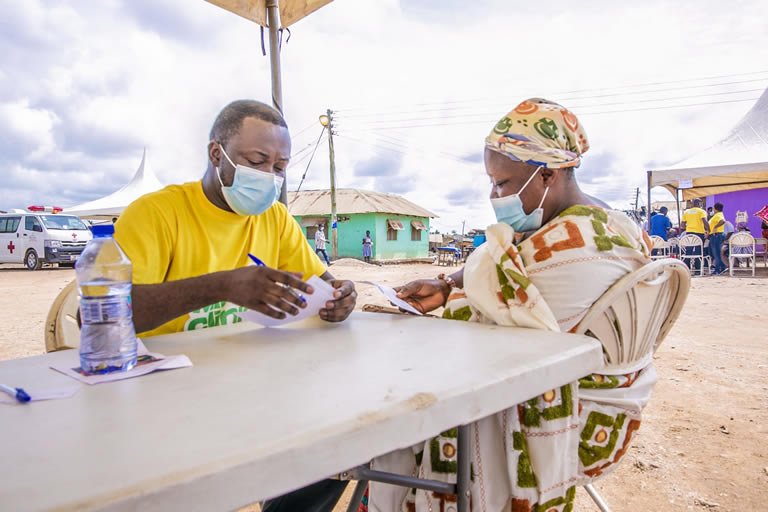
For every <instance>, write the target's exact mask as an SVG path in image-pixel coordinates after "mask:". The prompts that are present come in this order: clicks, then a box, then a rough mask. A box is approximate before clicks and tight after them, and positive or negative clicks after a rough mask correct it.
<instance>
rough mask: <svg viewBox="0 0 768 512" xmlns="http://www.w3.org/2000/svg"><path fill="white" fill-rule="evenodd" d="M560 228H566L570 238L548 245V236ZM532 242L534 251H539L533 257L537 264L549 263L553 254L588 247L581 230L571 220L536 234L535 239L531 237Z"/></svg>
mask: <svg viewBox="0 0 768 512" xmlns="http://www.w3.org/2000/svg"><path fill="white" fill-rule="evenodd" d="M560 226H563V227H565V231H566V233H567V234H568V238H566V239H565V240H558V241H557V242H555V243H554V244H552V245H548V244H547V239H546V235H547V234H549V233H550V232H551V231H553V230H555V229H557V228H559V227H560ZM531 242H532V243H533V247H534V249H537V250H536V253H535V254H534V255H533V259H534V260H535V261H536V263H541V262H542V261H547V260H548V259H549V258H551V257H552V253H553V252H558V251H567V250H568V249H578V248H580V247H584V246H585V245H586V244H585V243H584V237H582V236H581V230H580V229H579V226H577V225H576V224H575V223H573V222H572V221H570V220H566V221H564V222H562V223H557V224H553V225H552V226H550V227H548V228H547V229H545V230H544V231H540V232H539V233H536V234H535V235H534V236H533V237H531Z"/></svg>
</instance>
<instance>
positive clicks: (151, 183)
mask: <svg viewBox="0 0 768 512" xmlns="http://www.w3.org/2000/svg"><path fill="white" fill-rule="evenodd" d="M163 186H164V185H163V184H162V183H160V180H158V179H157V177H156V176H155V174H154V173H153V172H152V170H151V169H150V168H149V166H148V165H147V150H146V149H144V154H143V155H142V157H141V164H139V168H138V169H137V170H136V174H134V175H133V178H131V181H130V182H128V184H127V185H125V186H124V187H123V188H121V189H120V190H118V191H117V192H113V193H112V194H109V195H108V196H105V197H102V198H101V199H96V200H94V201H89V202H87V203H82V204H78V205H77V206H72V207H71V208H64V212H63V213H66V214H70V215H77V216H79V217H83V218H86V219H104V218H109V219H111V218H112V217H117V216H118V215H120V214H121V213H122V212H123V210H125V207H126V206H128V205H129V204H131V203H132V202H133V201H134V200H135V199H138V198H139V197H141V196H143V195H144V194H148V193H150V192H154V191H156V190H160V189H161V188H163Z"/></svg>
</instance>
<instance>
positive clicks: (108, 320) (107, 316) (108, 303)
mask: <svg viewBox="0 0 768 512" xmlns="http://www.w3.org/2000/svg"><path fill="white" fill-rule="evenodd" d="M80 318H81V320H82V322H83V324H86V325H87V324H114V323H117V322H119V321H120V320H124V319H126V318H131V299H130V296H129V297H100V298H92V299H82V300H81V301H80Z"/></svg>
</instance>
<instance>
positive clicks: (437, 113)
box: [0, 0, 768, 230]
mask: <svg viewBox="0 0 768 512" xmlns="http://www.w3.org/2000/svg"><path fill="white" fill-rule="evenodd" d="M765 19H768V4H766V2H764V1H763V0H737V1H732V2H729V3H727V4H724V3H722V2H717V1H715V0H705V1H693V0H686V1H680V2H668V1H667V2H662V1H660V0H656V1H653V0H652V1H649V2H644V3H641V4H637V3H635V4H631V5H627V4H625V3H620V2H611V1H608V0H593V1H590V2H580V3H574V2H568V1H565V0H554V1H552V2H548V3H546V4H537V5H533V4H524V3H518V2H515V3H512V2H509V1H502V0H485V1H479V2H475V3H474V4H473V7H472V8H471V9H467V7H466V2H459V1H457V0H421V1H409V2H398V1H396V0H336V1H334V2H333V3H331V4H330V5H328V6H327V7H324V8H323V9H320V10H319V11H317V12H316V13H314V14H312V15H311V16H310V17H308V18H307V19H305V20H302V21H300V22H299V23H297V24H296V25H294V26H293V27H292V37H291V40H290V42H287V43H285V42H284V46H283V60H282V63H283V72H284V76H283V80H284V90H283V94H284V104H285V110H286V118H287V120H288V122H289V125H290V126H291V129H292V132H293V133H294V134H295V133H298V132H299V131H301V130H302V129H304V128H306V127H310V128H309V129H307V130H306V131H305V132H304V133H303V134H301V135H300V136H298V137H296V139H295V140H294V151H298V150H299V149H301V148H303V147H305V146H307V145H309V144H311V143H313V141H314V140H315V139H316V138H317V137H318V135H319V134H320V126H319V125H317V124H315V125H313V123H316V120H317V116H318V115H319V114H320V113H322V112H324V111H325V110H326V109H327V108H332V109H334V110H338V116H337V117H338V132H339V136H338V137H337V138H336V157H337V185H338V186H340V187H353V186H354V187H381V186H386V187H387V188H388V189H390V190H400V191H405V192H404V195H405V196H406V197H408V198H409V199H411V200H413V201H415V202H417V203H419V204H421V205H423V206H425V207H427V208H429V209H431V210H433V211H435V212H436V213H438V214H440V215H441V218H440V219H439V220H438V221H437V222H436V223H435V225H437V226H438V227H439V228H441V229H442V230H449V229H452V228H457V229H460V226H461V222H462V220H466V221H467V223H468V226H469V227H482V226H483V225H485V224H487V223H488V222H490V221H491V220H492V212H491V209H490V207H489V206H488V202H487V199H486V198H487V194H488V190H487V178H486V177H485V174H484V170H483V166H482V162H481V161H477V159H476V158H475V160H474V161H473V160H472V158H467V156H468V155H470V156H471V155H475V156H477V155H478V154H480V152H481V151H482V141H483V138H484V136H485V134H486V132H487V131H488V130H489V129H490V127H491V126H492V125H493V123H494V121H495V120H496V119H497V118H499V117H501V116H502V115H503V114H505V113H506V112H507V111H508V110H510V109H511V108H513V107H514V105H515V104H516V103H517V102H519V101H520V100H522V99H524V98H526V97H529V96H533V95H536V96H545V97H549V98H550V99H553V100H556V101H560V102H562V103H563V104H564V105H566V106H568V107H570V108H572V110H574V111H575V112H576V113H577V114H578V115H580V117H581V118H582V122H583V124H584V125H585V126H586V128H587V131H588V133H589V136H590V139H591V143H592V150H591V151H590V152H589V153H587V155H586V156H585V164H584V167H583V169H582V170H583V171H585V173H586V172H593V173H594V176H588V175H584V182H585V185H584V188H585V190H586V191H587V192H589V193H593V194H597V195H600V196H603V197H605V198H607V199H608V200H610V201H611V202H612V203H613V204H614V205H615V206H625V205H626V204H628V199H629V196H630V195H631V193H632V190H633V189H634V188H635V187H641V190H642V187H643V183H644V177H645V170H646V166H647V165H649V164H651V163H671V162H674V161H676V160H680V159H682V158H684V157H686V156H688V155H689V154H691V153H692V152H695V151H697V150H700V149H702V148H704V147H706V146H708V145H709V144H712V143H714V142H716V141H717V139H718V138H719V137H722V136H724V135H725V134H726V133H727V132H728V130H729V129H730V127H731V126H732V125H733V124H734V123H735V122H736V121H737V120H738V118H739V117H740V116H741V115H743V114H744V113H745V112H746V110H747V109H748V108H749V107H750V106H751V104H750V102H741V103H723V104H711V105H707V106H699V107H688V108H680V109H669V110H646V111H638V112H624V113H616V114H605V113H603V114H594V113H595V112H605V111H607V110H628V109H635V108H647V107H649V106H652V107H655V106H659V105H674V104H688V103H711V102H714V101H718V100H721V99H722V100H731V99H738V98H753V97H757V96H758V95H759V93H756V92H746V93H741V94H721V95H720V96H704V94H707V93H713V92H717V93H724V92H728V91H740V90H749V89H762V88H765V87H766V86H768V73H763V74H756V75H753V76H746V75H744V76H742V77H734V78H731V79H720V80H714V79H713V80H702V81H698V82H692V81H685V82H684V81H681V82H679V83H670V82H674V81H677V80H686V79H690V78H695V77H707V76H719V75H736V74H740V73H747V72H756V71H765V69H763V68H764V67H765V58H764V57H765V55H764V48H766V47H768V32H766V31H765V30H764V20H765ZM0 20H3V21H0V52H2V54H3V55H4V58H3V61H2V63H0V116H2V117H0V118H2V119H6V121H5V122H3V123H2V126H0V171H2V172H3V173H4V175H5V176H6V177H12V178H8V179H7V180H6V183H7V184H10V186H3V187H0V207H18V206H22V205H25V204H31V203H40V202H44V203H47V204H61V205H65V206H66V205H68V204H73V203H76V202H79V201H81V200H85V199H93V198H95V197H98V196H99V195H101V194H103V193H106V192H109V191H110V189H116V188H118V187H119V186H122V184H124V183H125V181H126V180H127V179H128V178H129V177H130V175H131V173H132V172H133V171H134V170H135V168H136V166H137V165H138V163H139V159H140V157H141V150H142V147H143V146H147V147H148V148H149V154H150V158H151V163H152V166H153V168H154V169H155V171H156V172H157V174H158V175H159V176H160V178H161V179H162V180H164V181H166V182H179V181H186V180H192V179H196V178H198V177H199V176H200V175H201V174H202V172H203V171H204V168H205V164H206V161H205V145H206V143H207V133H208V129H209V127H210V123H211V122H212V120H213V118H214V117H215V115H216V113H217V112H218V110H219V109H220V108H221V107H222V106H223V105H224V104H226V103H227V102H228V101H230V100H233V99H236V98H242V97H252V98H257V99H262V100H269V98H270V95H271V93H270V77H269V61H268V58H265V57H262V55H261V49H260V41H259V30H258V27H256V26H254V25H253V24H251V23H249V22H248V21H246V20H243V19H241V18H239V17H237V16H234V15H232V14H230V13H227V12H225V11H223V10H221V9H219V8H217V7H215V6H213V5H211V4H209V3H207V2H204V1H202V0H200V1H197V2H186V1H182V0H163V1H148V0H140V1H138V0H137V1H130V2H129V1H127V0H126V1H124V2H123V1H118V0H110V1H104V2H98V3H93V2H85V0H72V1H71V2H69V5H62V4H53V5H52V4H51V3H49V2H42V1H40V0H27V1H25V2H6V3H3V4H2V6H0ZM750 78H751V79H754V80H755V81H753V82H747V80H749V79H750ZM653 82H664V83H665V84H664V85H658V86H648V87H642V88H641V87H632V88H623V89H616V88H617V87H623V86H627V85H631V84H643V83H653ZM716 82H745V83H741V84H731V85H722V86H719V87H694V86H701V85H705V84H707V83H716ZM675 87H678V88H677V89H674V88H675ZM601 88H603V89H605V90H600V89H601ZM609 88H610V90H608V89H609ZM581 89H587V90H589V91H588V92H568V91H578V90H581ZM657 89H669V90H662V91H659V92H656V93H651V92H649V91H651V90H657ZM641 91H645V92H642V93H641V94H637V93H638V92H641ZM620 92H621V93H634V94H623V95H616V94H618V93H620ZM594 96H598V97H594ZM675 96H696V97H691V98H687V99H686V98H681V99H677V100H669V101H659V100H661V99H665V98H671V97H675ZM648 100H654V101H648ZM611 103H616V104H617V105H606V104H611ZM9 116H10V118H11V121H10V122H9V121H8V120H7V118H8V117H9ZM415 125H424V126H421V127H418V128H416V127H413V126H415ZM30 137H32V138H30ZM3 139H5V140H3ZM27 144H32V146H29V147H27V146H26V145H27ZM22 146H23V147H24V148H27V149H26V150H25V151H23V152H20V151H18V150H17V149H13V148H18V147H22ZM326 146H327V144H324V145H323V146H322V147H321V148H320V149H318V151H317V153H316V155H315V157H314V159H313V162H312V165H311V166H310V168H309V171H308V173H307V179H306V181H305V183H304V184H303V185H302V188H304V189H308V188H321V187H327V185H328V151H327V147H326ZM9 148H10V149H9ZM310 151H311V150H310ZM305 155H306V153H302V155H301V156H305ZM590 159H594V161H595V162H596V163H595V164H594V165H592V166H590ZM371 161H374V162H392V165H393V167H395V166H396V167H397V169H396V175H394V176H387V177H386V181H385V179H384V178H381V177H378V178H377V177H376V176H365V175H356V174H355V169H357V168H359V166H360V165H362V164H363V163H365V162H371ZM307 162H308V159H304V160H303V161H298V162H297V163H296V164H295V165H294V166H293V167H292V168H291V174H290V176H289V183H290V185H291V186H292V187H294V188H295V186H296V185H298V182H299V179H300V177H301V175H302V173H303V172H304V170H305V168H306V165H307ZM599 166H603V167H610V169H604V168H603V167H599ZM377 173H378V175H381V171H380V170H379V171H377ZM33 179H34V181H31V180H33ZM462 193H463V194H464V195H465V196H466V201H457V200H456V199H457V198H461V197H462ZM642 193H644V190H642ZM460 203H461V204H460Z"/></svg>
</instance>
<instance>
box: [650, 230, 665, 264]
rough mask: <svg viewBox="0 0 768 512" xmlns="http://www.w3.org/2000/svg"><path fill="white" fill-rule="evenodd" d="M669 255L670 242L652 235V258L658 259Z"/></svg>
mask: <svg viewBox="0 0 768 512" xmlns="http://www.w3.org/2000/svg"><path fill="white" fill-rule="evenodd" d="M667 257H669V244H668V243H667V242H666V241H665V240H664V239H663V238H661V237H660V236H658V235H653V236H652V237H651V259H654V260H658V259H661V258H667Z"/></svg>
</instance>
